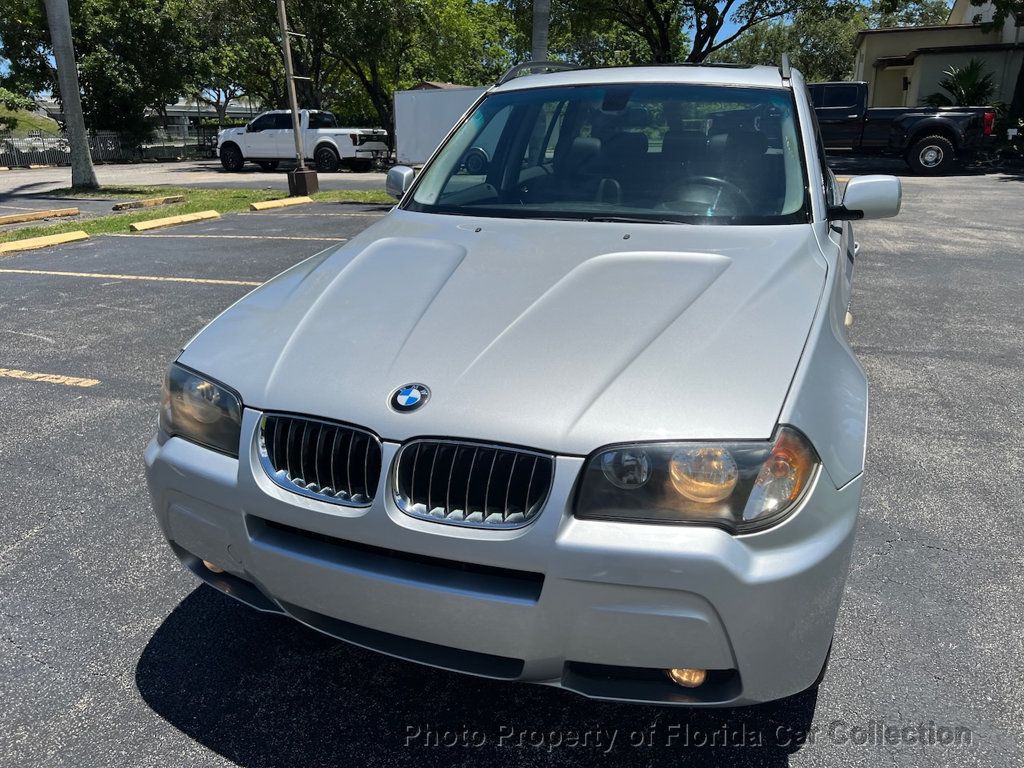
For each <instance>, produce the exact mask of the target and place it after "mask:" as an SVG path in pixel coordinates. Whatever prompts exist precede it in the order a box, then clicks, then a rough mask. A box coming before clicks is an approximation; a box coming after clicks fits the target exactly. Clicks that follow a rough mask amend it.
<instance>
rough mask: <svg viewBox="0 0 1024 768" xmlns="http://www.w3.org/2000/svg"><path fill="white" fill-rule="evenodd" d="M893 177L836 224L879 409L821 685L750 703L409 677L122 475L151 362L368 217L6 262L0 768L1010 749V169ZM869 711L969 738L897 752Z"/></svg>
mask: <svg viewBox="0 0 1024 768" xmlns="http://www.w3.org/2000/svg"><path fill="white" fill-rule="evenodd" d="M108 183H122V182H108ZM904 184H905V190H904V212H903V214H902V215H901V217H900V218H898V219H895V220H887V221H881V222H866V223H864V224H862V225H858V226H857V228H856V232H857V239H858V240H859V241H860V243H861V246H862V247H861V251H860V255H859V258H858V264H857V276H856V284H855V291H854V300H853V314H854V317H855V323H854V326H853V328H852V331H851V338H852V341H853V344H854V346H855V348H856V350H857V352H858V354H859V357H860V359H861V361H862V363H863V365H864V367H865V368H866V370H867V372H868V375H869V378H870V381H871V386H872V390H871V396H872V417H871V428H870V443H869V448H868V476H867V481H866V484H865V492H864V493H865V495H864V501H863V505H862V514H861V520H860V526H859V534H858V541H857V544H856V548H855V551H854V556H853V563H852V571H851V575H850V579H849V582H848V586H847V591H846V596H845V599H844V602H843V607H842V610H841V613H840V618H839V624H838V627H837V636H836V640H835V645H834V649H833V654H832V662H831V669H830V672H829V675H828V677H827V678H826V679H825V682H824V683H823V684H822V686H821V687H820V689H819V690H818V691H817V692H816V693H808V694H804V695H802V696H798V697H795V698H793V699H789V700H787V701H784V702H780V703H778V704H773V705H767V706H762V707H755V708H750V709H736V710H704V711H687V710H678V709H664V708H649V707H635V706H620V705H612V704H606V703H600V702H593V701H588V700H585V699H582V698H579V697H577V696H575V695H574V694H571V693H565V692H561V691H558V690H554V689H547V688H541V687H535V686H527V685H516V684H501V683H494V682H489V681H485V680H479V679H475V678H469V677H465V676H461V675H458V674H454V673H448V672H443V671H438V670H432V669H427V668H422V667H418V666H415V665H412V664H408V663H405V662H401V661H397V660H393V659H390V658H387V657H383V656H379V655H376V654H374V653H370V652H367V651H363V650H360V649H358V648H354V647H352V646H348V645H345V644H343V643H340V642H336V641H333V640H331V639H329V638H325V637H322V636H319V635H317V634H315V633H314V632H312V631H311V630H307V629H304V628H302V627H301V626H299V625H298V624H296V623H294V622H291V621H290V620H287V619H283V618H276V617H267V616H264V615H261V614H258V613H256V612H254V611H251V610H249V609H247V608H245V607H243V606H241V605H240V604H237V603H235V602H234V601H232V600H231V599H229V598H227V597H224V596H222V595H220V594H219V593H217V592H215V591H214V590H212V589H210V588H208V587H204V586H199V585H198V584H197V582H196V580H195V579H194V578H193V577H192V576H191V575H190V574H188V573H187V572H186V571H184V570H183V569H182V568H181V567H180V566H179V565H178V563H177V561H176V560H175V558H174V557H173V555H172V554H171V552H170V551H169V550H168V548H167V547H166V546H165V544H164V542H163V541H162V539H161V537H160V535H159V533H158V530H157V527H156V524H155V522H154V521H153V519H152V516H151V513H150V509H149V499H148V496H147V493H146V490H145V483H144V479H143V472H142V451H143V448H144V446H145V444H146V442H147V441H148V440H149V438H150V437H151V435H152V433H153V431H154V427H155V420H156V412H157V405H158V400H159V385H160V380H161V377H162V374H163V371H164V370H165V368H166V366H167V364H168V362H169V361H170V360H172V359H173V358H174V356H175V354H176V352H177V351H178V349H180V347H181V345H182V344H184V343H185V342H186V341H187V340H188V339H189V338H190V337H191V336H192V335H193V334H194V333H195V332H196V331H197V330H198V329H199V328H200V327H202V326H203V324H205V323H206V322H207V321H209V320H210V319H212V318H213V317H214V316H215V315H216V314H217V313H218V312H220V311H221V310H222V309H224V308H225V307H226V306H228V305H229V304H230V303H231V302H233V301H235V300H236V299H238V298H239V297H241V296H242V295H244V294H245V293H246V292H247V291H248V290H250V288H251V287H252V285H253V284H258V283H259V282H261V281H263V280H265V279H267V278H269V277H271V276H272V275H274V274H276V273H277V272H279V271H281V270H282V269H284V268H285V267H287V266H290V265H291V264H294V263H296V262H298V261H300V260H301V259H303V258H306V257H308V256H310V255H312V254H314V253H316V252H318V251H320V250H321V249H323V248H325V247H331V246H333V245H335V244H336V243H340V242H343V241H344V240H345V239H347V238H350V237H352V236H353V235H354V234H355V233H357V232H358V231H360V230H361V229H363V228H364V227H366V226H368V225H369V224H370V223H372V222H373V221H376V220H378V219H379V217H380V216H382V215H383V213H384V210H385V209H383V208H381V207H379V206H378V207H372V206H357V205H342V204H331V205H316V206H306V207H303V208H301V209H285V210H282V211H275V212H267V213H265V214H259V215H256V214H239V215H234V216H226V217H224V218H223V219H221V220H219V221H213V222H204V223H202V224H196V225H187V226H183V227H177V228H174V229H173V230H165V231H162V232H159V233H154V234H147V235H132V236H123V237H115V236H107V237H98V238H94V239H92V240H89V241H86V242H82V243H76V244H70V245H65V246H61V247H58V248H51V249H46V250H40V251H34V252H31V253H25V254H21V255H17V256H12V257H6V258H0V369H2V370H6V371H8V372H10V371H15V372H24V373H23V374H20V373H8V374H6V375H4V374H3V373H2V371H0V467H2V468H3V469H2V476H3V478H4V481H5V482H4V486H5V487H4V492H3V496H2V501H0V508H2V514H0V764H2V765H5V766H7V765H9V766H25V767H29V766H45V767H47V768H51V767H52V766H75V767H76V768H80V767H83V766H133V767H134V766H161V767H165V766H226V765H240V766H246V767H250V766H251V767H256V766H293V765H299V766H335V765H338V766H341V765H367V766H376V765H379V766H391V765H418V766H422V765H450V764H463V765H465V764H480V765H496V766H506V765H507V766H519V765H587V766H588V765H593V764H597V763H605V762H607V763H609V764H615V765H672V766H676V765H692V764H734V765H751V766H754V765H758V766H760V765H765V766H768V765H795V766H878V765H880V764H889V763H891V764H894V765H901V766H924V765H929V766H931V765H935V766H943V765H956V766H968V765H985V766H989V765H991V766H1010V765H1021V764H1022V754H1024V735H1022V731H1021V723H1022V722H1024V705H1022V699H1021V697H1020V686H1021V681H1022V680H1024V662H1022V658H1024V639H1022V638H1024V631H1022V630H1024V622H1022V618H1021V605H1022V603H1024V599H1022V596H1024V575H1022V574H1024V568H1022V566H1024V555H1022V554H1021V553H1022V551H1024V533H1022V528H1021V526H1020V521H1021V519H1022V517H1024V486H1022V484H1021V483H1020V482H1018V478H1019V477H1020V476H1021V474H1022V470H1024V458H1022V449H1021V444H1022V438H1024V385H1022V383H1021V382H1022V381H1024V355H1022V354H1021V348H1022V346H1021V338H1024V261H1022V260H1024V250H1022V247H1021V238H1020V235H1021V231H1022V229H1024V209H1022V206H1021V205H1020V201H1021V199H1024V179H1021V178H1019V177H1013V176H1000V175H968V176H961V177H955V178H943V179H919V178H914V177H904ZM167 278H173V279H170V280H169V279H167ZM35 374H52V376H49V377H44V378H39V377H38V376H35ZM887 727H894V728H896V729H897V730H898V731H901V732H902V731H905V730H906V729H908V728H909V729H912V730H913V731H914V732H915V733H918V732H921V733H924V734H928V733H932V734H933V738H935V737H936V736H937V735H938V734H940V733H941V731H939V730H937V729H941V728H946V727H949V728H957V727H959V728H964V729H968V731H969V735H968V736H967V737H966V738H967V741H969V743H963V742H964V738H963V737H962V736H961V737H959V738H960V744H959V745H958V746H949V745H946V746H943V745H940V744H930V745H927V744H926V745H923V746H922V745H921V744H912V743H908V740H907V738H906V737H901V738H898V739H897V740H896V741H897V742H898V743H889V740H888V739H887V737H886V735H885V731H884V729H885V728H887ZM962 733H963V732H961V734H962Z"/></svg>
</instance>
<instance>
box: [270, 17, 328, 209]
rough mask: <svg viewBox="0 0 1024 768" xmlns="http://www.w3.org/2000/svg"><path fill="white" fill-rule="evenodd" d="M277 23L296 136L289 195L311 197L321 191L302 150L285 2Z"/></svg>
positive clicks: (289, 180)
mask: <svg viewBox="0 0 1024 768" xmlns="http://www.w3.org/2000/svg"><path fill="white" fill-rule="evenodd" d="M277 23H278V25H279V26H280V27H281V55H282V56H283V57H284V77H285V81H286V83H287V86H288V102H289V105H290V106H291V109H292V133H293V134H294V136H295V163H296V165H297V167H296V168H295V170H294V171H291V172H290V173H289V174H288V194H290V195H311V194H313V193H314V192H319V191H320V183H319V181H318V180H317V177H316V171H315V170H311V169H309V168H306V158H305V152H303V149H302V126H301V120H300V119H299V99H298V97H297V96H296V95H295V73H294V70H293V68H292V44H291V39H290V36H291V34H292V33H291V32H289V31H288V14H287V12H286V11H285V8H284V0H277Z"/></svg>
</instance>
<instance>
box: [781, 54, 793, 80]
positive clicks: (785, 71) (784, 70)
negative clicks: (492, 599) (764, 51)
mask: <svg viewBox="0 0 1024 768" xmlns="http://www.w3.org/2000/svg"><path fill="white" fill-rule="evenodd" d="M779 74H780V75H782V82H784V83H785V82H788V81H789V80H790V78H791V77H792V73H791V72H790V71H789V54H788V53H784V54H782V64H780V65H779Z"/></svg>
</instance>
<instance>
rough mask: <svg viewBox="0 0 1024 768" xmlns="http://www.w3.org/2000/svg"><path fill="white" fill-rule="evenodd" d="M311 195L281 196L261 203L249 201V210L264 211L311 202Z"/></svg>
mask: <svg viewBox="0 0 1024 768" xmlns="http://www.w3.org/2000/svg"><path fill="white" fill-rule="evenodd" d="M312 202H313V198H311V197H283V198H281V199H280V200H266V201H264V202H262V203H250V204H249V210H250V211H266V210H269V209H271V208H288V207H290V206H293V205H306V204H307V203H312Z"/></svg>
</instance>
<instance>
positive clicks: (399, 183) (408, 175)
mask: <svg viewBox="0 0 1024 768" xmlns="http://www.w3.org/2000/svg"><path fill="white" fill-rule="evenodd" d="M415 176H416V172H415V171H414V170H413V169H412V168H410V167H409V166H407V165H396V166H395V167H394V168H391V169H390V170H388V176H387V179H385V181H384V189H386V190H387V193H388V194H389V195H391V196H392V197H397V198H398V199H399V200H401V199H402V195H404V194H405V193H406V190H408V189H409V187H411V186H412V180H413V178H414V177H415Z"/></svg>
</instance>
